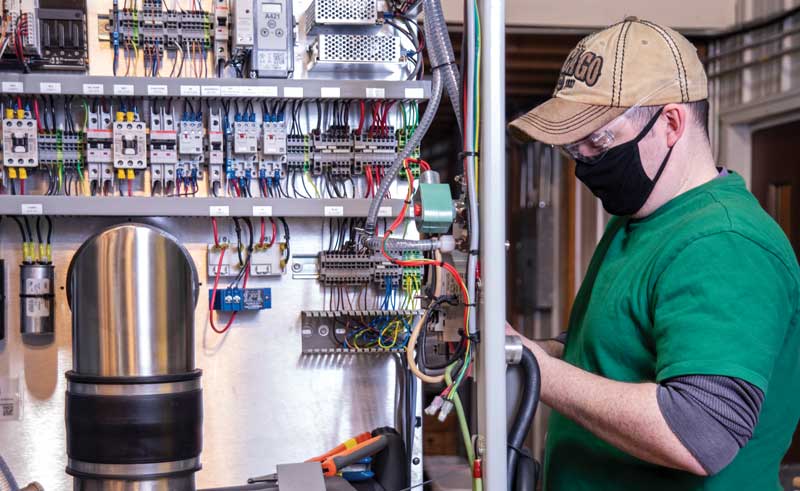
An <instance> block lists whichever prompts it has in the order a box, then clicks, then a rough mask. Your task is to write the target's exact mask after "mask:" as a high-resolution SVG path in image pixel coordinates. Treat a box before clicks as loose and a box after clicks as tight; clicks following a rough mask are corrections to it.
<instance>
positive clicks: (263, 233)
mask: <svg viewBox="0 0 800 491" xmlns="http://www.w3.org/2000/svg"><path fill="white" fill-rule="evenodd" d="M270 220H271V219H270ZM273 226H274V224H273ZM274 235H275V234H273V236H274ZM266 238H267V224H266V222H265V220H264V217H261V240H260V241H259V242H258V247H264V240H266ZM270 245H272V244H270Z"/></svg>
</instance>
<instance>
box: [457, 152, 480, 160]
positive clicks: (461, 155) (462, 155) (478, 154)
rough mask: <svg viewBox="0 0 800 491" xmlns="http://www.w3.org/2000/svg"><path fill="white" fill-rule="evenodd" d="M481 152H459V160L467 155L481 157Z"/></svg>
mask: <svg viewBox="0 0 800 491" xmlns="http://www.w3.org/2000/svg"><path fill="white" fill-rule="evenodd" d="M480 156H481V153H480V152H458V160H464V159H465V158H467V157H480Z"/></svg>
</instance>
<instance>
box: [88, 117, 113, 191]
mask: <svg viewBox="0 0 800 491" xmlns="http://www.w3.org/2000/svg"><path fill="white" fill-rule="evenodd" d="M88 119H89V121H88V123H87V128H86V167H87V169H88V171H89V183H90V185H91V186H92V188H93V189H101V190H102V189H105V188H106V186H109V185H110V186H111V187H112V188H113V186H114V165H113V162H114V157H113V155H112V147H113V142H114V140H113V137H112V130H111V114H110V113H109V112H108V111H106V110H105V109H103V107H102V106H99V107H97V108H95V109H90V111H89V118H88Z"/></svg>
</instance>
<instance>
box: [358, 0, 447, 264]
mask: <svg viewBox="0 0 800 491" xmlns="http://www.w3.org/2000/svg"><path fill="white" fill-rule="evenodd" d="M423 9H424V12H425V25H424V29H425V42H426V43H427V46H428V56H429V57H430V60H431V66H432V67H434V70H433V78H432V81H431V98H430V100H429V101H428V105H427V107H426V108H425V112H424V113H423V114H422V119H421V120H420V122H419V125H418V126H417V129H416V130H415V131H414V133H413V134H412V135H411V138H409V140H408V142H407V143H406V146H405V148H403V151H402V152H401V153H400V155H399V156H398V158H397V160H395V161H394V163H393V164H392V165H391V167H389V169H387V171H386V176H385V177H384V179H383V180H382V182H381V186H380V188H379V189H378V192H377V193H376V194H375V198H374V199H373V200H372V202H371V203H370V205H369V212H368V214H367V221H366V224H365V225H364V231H365V234H366V238H367V247H369V248H371V249H377V248H379V247H380V241H377V242H376V241H375V240H370V239H371V238H372V236H373V235H374V234H375V225H376V224H377V223H378V211H379V210H380V207H381V203H383V197H384V196H386V193H387V192H388V191H389V186H391V184H392V182H394V180H395V178H396V177H397V173H398V172H400V169H401V168H402V167H403V161H405V159H407V158H408V157H409V156H410V155H411V152H413V151H414V149H415V148H416V147H417V146H419V144H420V142H421V141H422V137H424V136H425V134H426V133H427V132H428V129H429V128H430V126H431V124H432V123H433V118H434V117H435V116H436V111H437V110H438V109H439V104H440V103H441V100H442V87H445V88H446V90H447V93H448V95H449V96H450V102H451V103H452V104H453V110H454V111H455V112H456V119H457V120H458V127H459V129H461V103H460V99H461V97H460V95H459V84H460V82H459V79H460V78H459V76H458V68H457V67H456V64H455V55H454V54H453V46H452V44H451V43H450V37H449V34H448V32H447V24H446V23H445V20H444V14H443V13H442V6H441V3H440V2H439V0H424V2H423ZM423 242H425V241H423ZM435 246H436V244H434V243H423V244H420V245H416V246H414V247H412V246H411V244H410V243H408V241H406V242H398V241H397V240H396V239H389V240H387V242H386V248H387V249H391V250H398V251H399V250H423V251H425V250H432V249H433V248H435Z"/></svg>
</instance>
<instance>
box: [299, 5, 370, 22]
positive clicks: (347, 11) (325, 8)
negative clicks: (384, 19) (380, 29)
mask: <svg viewBox="0 0 800 491" xmlns="http://www.w3.org/2000/svg"><path fill="white" fill-rule="evenodd" d="M313 8H314V17H315V21H316V23H318V24H374V23H375V21H376V19H377V18H378V2H377V1H376V0H314V5H313Z"/></svg>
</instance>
